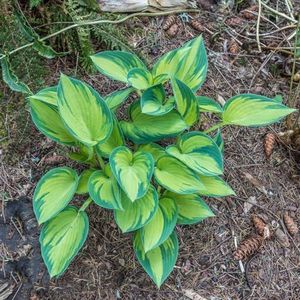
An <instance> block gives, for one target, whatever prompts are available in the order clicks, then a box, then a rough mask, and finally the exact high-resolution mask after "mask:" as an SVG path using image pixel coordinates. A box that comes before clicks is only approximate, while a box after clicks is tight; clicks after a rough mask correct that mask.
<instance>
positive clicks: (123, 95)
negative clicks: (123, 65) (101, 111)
mask: <svg viewBox="0 0 300 300" xmlns="http://www.w3.org/2000/svg"><path fill="white" fill-rule="evenodd" d="M133 91H134V89H133V88H132V87H129V88H126V89H123V90H119V91H115V92H113V93H111V94H109V95H107V96H106V97H105V103H106V105H107V106H108V108H109V109H111V110H112V111H115V110H117V109H118V108H119V106H120V105H121V104H122V103H123V102H125V101H126V100H127V98H128V97H129V95H130V94H131V93H132V92H133Z"/></svg>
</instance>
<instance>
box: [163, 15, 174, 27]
mask: <svg viewBox="0 0 300 300" xmlns="http://www.w3.org/2000/svg"><path fill="white" fill-rule="evenodd" d="M176 23H177V18H176V16H174V15H169V16H167V17H166V19H165V21H164V23H163V30H168V29H169V28H170V27H171V26H172V25H174V24H176Z"/></svg>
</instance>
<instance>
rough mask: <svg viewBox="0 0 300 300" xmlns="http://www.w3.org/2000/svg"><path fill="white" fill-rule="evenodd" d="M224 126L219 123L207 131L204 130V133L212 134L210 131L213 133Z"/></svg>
mask: <svg viewBox="0 0 300 300" xmlns="http://www.w3.org/2000/svg"><path fill="white" fill-rule="evenodd" d="M224 125H225V124H224V123H222V122H220V123H218V124H215V125H214V126H212V127H210V128H208V129H207V130H205V131H204V133H210V132H212V131H214V130H217V129H219V128H220V127H222V126H224Z"/></svg>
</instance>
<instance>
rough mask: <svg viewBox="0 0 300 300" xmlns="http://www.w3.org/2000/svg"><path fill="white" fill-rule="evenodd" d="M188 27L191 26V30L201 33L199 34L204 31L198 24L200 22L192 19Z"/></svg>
mask: <svg viewBox="0 0 300 300" xmlns="http://www.w3.org/2000/svg"><path fill="white" fill-rule="evenodd" d="M190 25H191V27H192V28H194V29H195V30H197V31H201V32H204V31H205V27H204V26H203V25H202V24H201V23H200V21H198V20H196V19H193V20H192V21H191V22H190Z"/></svg>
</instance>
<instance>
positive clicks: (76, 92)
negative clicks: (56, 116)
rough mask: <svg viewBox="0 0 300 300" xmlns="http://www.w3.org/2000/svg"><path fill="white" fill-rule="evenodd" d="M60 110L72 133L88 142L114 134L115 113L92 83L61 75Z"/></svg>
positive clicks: (86, 143) (104, 138)
mask: <svg viewBox="0 0 300 300" xmlns="http://www.w3.org/2000/svg"><path fill="white" fill-rule="evenodd" d="M58 109H59V113H60V115H61V117H62V119H63V121H64V123H65V125H66V126H67V128H68V130H69V131H70V133H71V134H72V135H73V136H74V137H75V138H76V139H78V140H79V141H80V142H82V143H83V144H85V145H87V146H95V145H96V144H98V143H101V142H104V141H105V140H106V139H107V138H108V137H109V136H110V134H111V131H112V127H113V121H112V115H111V112H110V110H109V108H108V107H107V105H106V104H105V102H104V100H103V99H102V98H101V97H100V95H99V94H98V93H97V92H96V91H95V90H94V89H93V88H92V87H90V86H89V85H87V84H86V83H83V82H81V81H79V80H76V79H73V78H70V77H67V76H66V75H63V74H62V75H61V78H60V81H59V85H58Z"/></svg>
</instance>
